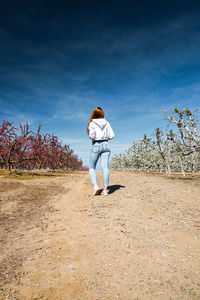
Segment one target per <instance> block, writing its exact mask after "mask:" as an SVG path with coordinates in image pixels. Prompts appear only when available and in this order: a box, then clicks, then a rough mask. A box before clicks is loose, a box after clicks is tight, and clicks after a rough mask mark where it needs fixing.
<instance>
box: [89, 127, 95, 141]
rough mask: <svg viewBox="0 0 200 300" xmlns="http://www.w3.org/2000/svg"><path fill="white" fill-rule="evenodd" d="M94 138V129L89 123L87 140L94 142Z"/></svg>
mask: <svg viewBox="0 0 200 300" xmlns="http://www.w3.org/2000/svg"><path fill="white" fill-rule="evenodd" d="M95 137H96V131H95V129H94V127H93V126H92V124H91V123H90V125H89V138H90V139H91V140H92V141H94V140H95Z"/></svg>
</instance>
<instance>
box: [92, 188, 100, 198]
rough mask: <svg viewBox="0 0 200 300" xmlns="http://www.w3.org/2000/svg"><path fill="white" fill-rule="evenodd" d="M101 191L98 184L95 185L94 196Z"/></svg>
mask: <svg viewBox="0 0 200 300" xmlns="http://www.w3.org/2000/svg"><path fill="white" fill-rule="evenodd" d="M100 193H101V189H100V188H99V187H98V186H95V187H94V193H93V196H96V195H99V194H100Z"/></svg>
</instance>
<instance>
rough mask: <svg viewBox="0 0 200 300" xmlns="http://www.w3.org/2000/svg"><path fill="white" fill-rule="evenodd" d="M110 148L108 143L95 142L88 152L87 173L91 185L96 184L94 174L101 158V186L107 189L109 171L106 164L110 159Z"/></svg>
mask: <svg viewBox="0 0 200 300" xmlns="http://www.w3.org/2000/svg"><path fill="white" fill-rule="evenodd" d="M110 153H111V150H110V146H109V143H108V142H95V143H94V145H92V149H91V152H90V161H89V173H90V178H91V180H92V183H93V184H97V176H96V172H95V168H96V164H97V161H98V159H99V157H100V158H101V167H102V172H103V184H104V187H105V188H107V187H108V183H109V169H108V162H109V158H110Z"/></svg>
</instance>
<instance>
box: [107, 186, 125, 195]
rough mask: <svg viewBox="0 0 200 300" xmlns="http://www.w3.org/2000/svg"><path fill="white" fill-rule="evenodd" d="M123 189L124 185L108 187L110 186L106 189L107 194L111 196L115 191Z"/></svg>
mask: <svg viewBox="0 0 200 300" xmlns="http://www.w3.org/2000/svg"><path fill="white" fill-rule="evenodd" d="M124 187H125V185H120V184H114V185H110V186H109V187H108V190H109V192H108V194H112V193H114V192H115V191H117V190H119V189H121V188H124Z"/></svg>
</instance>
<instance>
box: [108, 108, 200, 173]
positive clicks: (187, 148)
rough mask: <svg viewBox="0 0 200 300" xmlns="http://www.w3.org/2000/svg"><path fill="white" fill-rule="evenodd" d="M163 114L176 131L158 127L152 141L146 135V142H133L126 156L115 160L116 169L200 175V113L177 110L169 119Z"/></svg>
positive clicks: (116, 157)
mask: <svg viewBox="0 0 200 300" xmlns="http://www.w3.org/2000/svg"><path fill="white" fill-rule="evenodd" d="M163 112H164V113H165V118H166V120H167V121H168V122H169V125H170V126H172V127H173V129H168V130H166V131H165V132H163V131H162V130H161V129H160V128H156V130H155V133H154V134H153V138H149V137H147V135H146V134H145V135H144V137H143V139H141V140H139V141H133V145H132V146H131V147H130V148H129V149H127V150H126V151H125V153H121V154H119V155H116V156H114V157H113V159H112V160H111V162H110V166H111V167H112V168H113V169H134V170H145V171H150V170H152V171H154V170H156V171H159V172H162V170H165V171H166V173H168V174H170V173H171V171H177V172H179V171H181V172H182V174H183V175H184V176H185V174H186V172H191V173H192V174H193V175H194V173H195V172H200V136H199V132H198V127H197V125H198V124H197V123H198V122H197V116H195V117H194V115H195V114H196V113H197V112H198V110H196V111H195V112H194V113H192V112H191V110H189V109H182V110H180V109H179V108H177V107H176V108H175V109H174V112H173V113H172V114H171V115H169V116H166V111H163ZM168 127H169V126H168ZM169 128H170V127H169Z"/></svg>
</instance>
